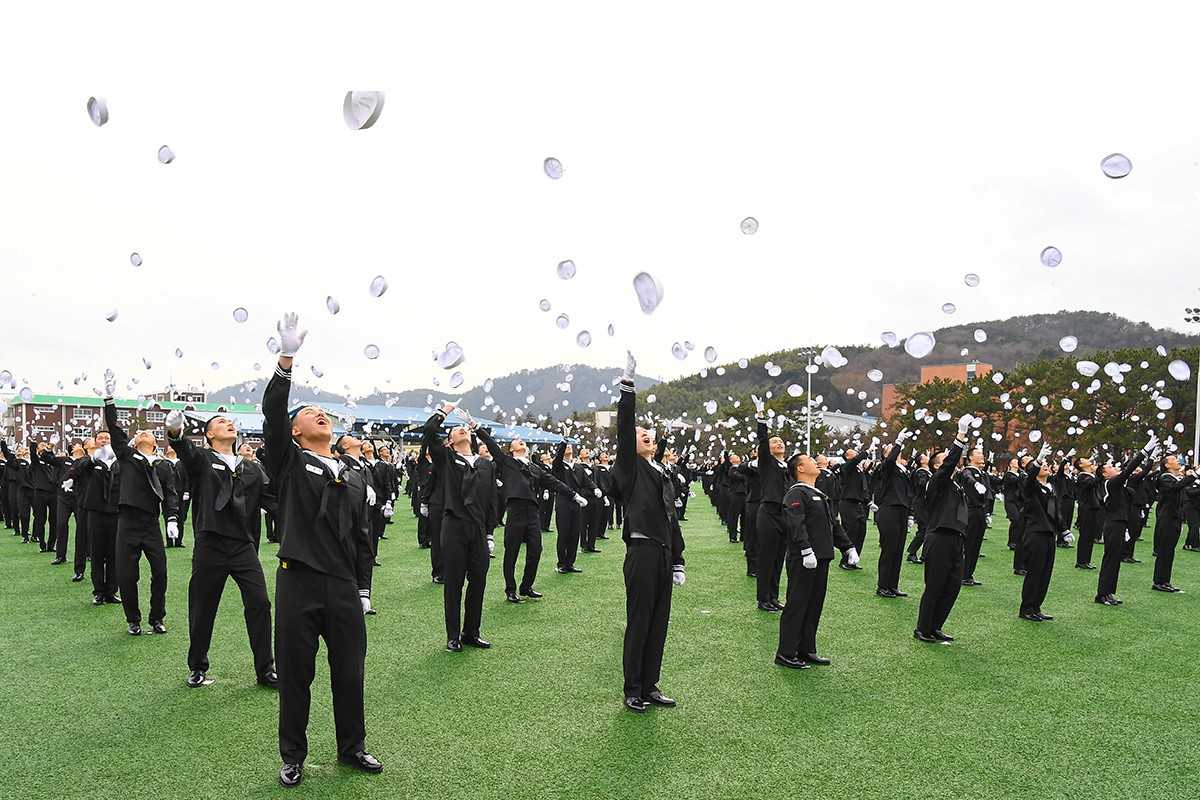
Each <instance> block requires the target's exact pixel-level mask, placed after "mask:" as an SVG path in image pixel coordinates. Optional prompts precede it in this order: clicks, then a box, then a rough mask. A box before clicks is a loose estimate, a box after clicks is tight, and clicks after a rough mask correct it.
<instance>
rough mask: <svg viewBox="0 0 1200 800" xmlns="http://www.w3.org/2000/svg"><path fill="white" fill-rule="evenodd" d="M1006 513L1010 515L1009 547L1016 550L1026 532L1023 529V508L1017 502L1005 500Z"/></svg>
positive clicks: (1007, 515)
mask: <svg viewBox="0 0 1200 800" xmlns="http://www.w3.org/2000/svg"><path fill="white" fill-rule="evenodd" d="M1005 499H1006V500H1007V498H1005ZM1004 515H1005V516H1006V517H1008V549H1009V550H1016V549H1017V548H1018V547H1020V546H1021V538H1022V536H1023V534H1024V531H1023V530H1022V529H1021V508H1020V506H1018V505H1017V504H1016V503H1009V502H1005V504H1004Z"/></svg>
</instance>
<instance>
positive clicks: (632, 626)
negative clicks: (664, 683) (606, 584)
mask: <svg viewBox="0 0 1200 800" xmlns="http://www.w3.org/2000/svg"><path fill="white" fill-rule="evenodd" d="M622 571H623V572H624V573H625V642H624V645H623V647H622V651H621V665H622V669H623V671H624V673H625V696H626V697H645V696H647V695H649V694H650V693H651V692H653V691H655V690H657V689H658V679H659V676H660V674H661V673H662V658H663V649H664V648H665V647H666V644H667V624H668V623H669V622H670V621H671V588H672V586H673V585H674V584H673V581H672V575H671V571H672V570H671V551H670V550H668V549H667V548H666V547H663V546H662V545H661V544H659V543H658V542H656V541H653V540H651V539H631V540H630V541H629V542H628V546H627V547H626V549H625V565H624V567H623V568H622Z"/></svg>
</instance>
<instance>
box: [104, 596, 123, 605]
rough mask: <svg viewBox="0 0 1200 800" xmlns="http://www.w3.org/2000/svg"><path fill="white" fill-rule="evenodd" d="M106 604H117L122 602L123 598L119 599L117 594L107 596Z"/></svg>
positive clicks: (105, 598) (105, 597)
mask: <svg viewBox="0 0 1200 800" xmlns="http://www.w3.org/2000/svg"><path fill="white" fill-rule="evenodd" d="M104 602H106V603H112V604H116V603H120V602H121V598H119V597H117V596H116V595H115V594H106V595H105V596H104Z"/></svg>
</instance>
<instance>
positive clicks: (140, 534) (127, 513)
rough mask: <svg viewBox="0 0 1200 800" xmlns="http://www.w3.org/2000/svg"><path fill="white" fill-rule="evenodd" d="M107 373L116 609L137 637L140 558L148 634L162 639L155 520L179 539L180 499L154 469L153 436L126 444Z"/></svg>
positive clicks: (163, 579) (162, 554)
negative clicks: (114, 467) (114, 466)
mask: <svg viewBox="0 0 1200 800" xmlns="http://www.w3.org/2000/svg"><path fill="white" fill-rule="evenodd" d="M115 388H116V387H115V384H114V382H113V377H112V373H111V372H109V373H106V375H105V387H104V389H105V396H104V425H105V427H107V428H108V432H109V435H110V436H111V437H112V450H113V453H114V454H115V455H116V457H117V459H118V461H119V462H120V469H119V470H118V475H117V478H116V480H117V481H118V482H119V483H118V485H117V486H114V487H113V492H116V493H118V497H119V500H118V504H119V505H118V508H119V509H120V511H119V515H118V518H117V541H116V568H117V584H118V585H119V586H120V587H121V604H122V605H123V606H124V608H125V622H126V623H128V625H129V628H128V630H129V633H130V635H132V636H140V635H141V633H142V625H141V623H142V611H141V609H140V608H139V607H138V564H139V563H140V562H141V560H142V554H143V553H144V554H145V555H146V560H147V561H148V562H150V629H151V630H152V631H154V632H155V633H166V632H167V627H166V625H165V624H164V623H163V620H164V619H165V618H166V615H167V554H166V551H165V550H164V549H163V538H162V529H161V528H159V527H158V515H159V514H160V513H165V515H166V518H167V536H169V537H170V538H176V537H177V536H179V527H178V526H179V522H178V513H179V495H178V493H177V492H176V491H175V482H174V481H173V480H168V482H167V483H163V482H162V480H161V475H160V471H159V470H157V469H155V463H156V462H158V461H160V460H161V459H160V458H159V457H158V455H157V453H156V452H155V450H156V445H155V441H154V434H152V433H151V432H150V431H148V430H144V431H138V432H137V434H135V435H134V436H133V438H132V440H131V439H130V437H129V435H128V434H127V433H126V432H125V429H124V428H122V427H121V425H120V423H119V421H118V419H117V406H116V403H115V401H114V400H113V393H114V391H115Z"/></svg>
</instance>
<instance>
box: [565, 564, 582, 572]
mask: <svg viewBox="0 0 1200 800" xmlns="http://www.w3.org/2000/svg"><path fill="white" fill-rule="evenodd" d="M563 572H571V573H576V574H578V573H580V572H583V570H582V569H580V568H579V567H577V566H575V565H574V564H572V565H571V566H569V567H563Z"/></svg>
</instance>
